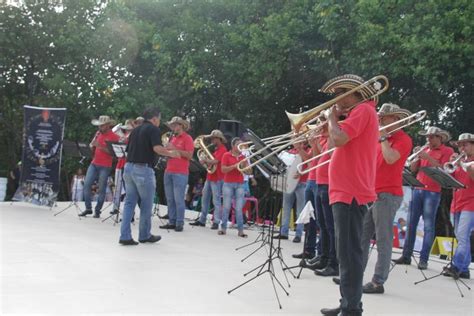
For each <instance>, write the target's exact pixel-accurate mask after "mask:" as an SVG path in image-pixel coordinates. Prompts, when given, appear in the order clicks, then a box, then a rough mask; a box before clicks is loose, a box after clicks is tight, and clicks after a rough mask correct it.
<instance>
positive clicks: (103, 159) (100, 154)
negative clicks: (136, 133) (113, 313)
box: [92, 130, 120, 168]
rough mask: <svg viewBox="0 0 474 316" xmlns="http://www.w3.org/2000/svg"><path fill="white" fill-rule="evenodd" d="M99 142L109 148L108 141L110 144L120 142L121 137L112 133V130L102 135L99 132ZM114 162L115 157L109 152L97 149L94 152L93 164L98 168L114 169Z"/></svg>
mask: <svg viewBox="0 0 474 316" xmlns="http://www.w3.org/2000/svg"><path fill="white" fill-rule="evenodd" d="M96 140H97V142H98V143H99V144H100V145H101V146H104V147H107V143H106V141H109V142H118V141H119V140H120V137H119V136H118V135H117V134H115V133H114V132H112V130H108V131H107V132H105V133H100V132H98V136H97V139H96ZM112 161H113V156H112V155H111V154H109V153H108V152H106V151H104V150H102V149H100V148H96V149H95V151H94V159H93V160H92V163H93V164H94V165H97V166H101V167H109V168H110V167H112Z"/></svg>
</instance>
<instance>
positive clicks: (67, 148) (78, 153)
mask: <svg viewBox="0 0 474 316" xmlns="http://www.w3.org/2000/svg"><path fill="white" fill-rule="evenodd" d="M63 150H64V154H65V155H66V156H70V157H73V158H81V160H80V161H79V164H80V165H82V164H83V161H84V159H86V158H88V157H91V155H92V153H91V152H90V149H89V153H87V152H86V151H82V150H81V147H80V145H79V143H78V142H76V141H71V140H67V139H65V140H64V141H63ZM74 190H75V194H74V198H73V199H72V201H71V203H69V205H68V206H66V207H65V208H63V209H62V210H60V211H59V212H56V213H54V214H53V215H54V216H57V215H59V214H61V213H63V212H65V211H66V210H68V209H70V208H71V207H74V208H75V209H76V212H77V215H78V218H79V220H81V217H80V216H79V214H80V213H81V211H82V210H81V207H80V206H79V205H78V204H77V185H76V186H75V187H74Z"/></svg>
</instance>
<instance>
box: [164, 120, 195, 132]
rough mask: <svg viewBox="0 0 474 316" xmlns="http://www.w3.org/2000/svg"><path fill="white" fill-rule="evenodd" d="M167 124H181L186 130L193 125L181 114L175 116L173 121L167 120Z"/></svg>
mask: <svg viewBox="0 0 474 316" xmlns="http://www.w3.org/2000/svg"><path fill="white" fill-rule="evenodd" d="M166 124H167V125H168V126H171V125H172V124H181V125H182V126H183V128H184V130H185V131H187V130H188V129H189V127H191V124H190V123H189V122H188V121H187V120H185V119H182V118H180V117H179V116H174V117H173V118H172V119H171V121H169V122H167V123H166Z"/></svg>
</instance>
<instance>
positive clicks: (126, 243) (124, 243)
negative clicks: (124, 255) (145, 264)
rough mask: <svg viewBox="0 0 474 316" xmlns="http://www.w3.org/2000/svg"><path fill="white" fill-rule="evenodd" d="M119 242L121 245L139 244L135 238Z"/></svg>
mask: <svg viewBox="0 0 474 316" xmlns="http://www.w3.org/2000/svg"><path fill="white" fill-rule="evenodd" d="M119 244H121V245H124V246H136V245H138V242H136V241H135V240H133V239H129V240H122V239H121V240H119Z"/></svg>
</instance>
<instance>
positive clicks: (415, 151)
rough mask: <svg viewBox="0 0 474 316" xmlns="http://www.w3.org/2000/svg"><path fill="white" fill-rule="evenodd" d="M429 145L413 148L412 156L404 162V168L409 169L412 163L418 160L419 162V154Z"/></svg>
mask: <svg viewBox="0 0 474 316" xmlns="http://www.w3.org/2000/svg"><path fill="white" fill-rule="evenodd" d="M428 146H429V144H425V145H423V146H421V147H420V146H418V147H415V149H413V154H411V155H410V156H408V158H407V161H406V162H405V167H410V165H411V164H412V163H414V162H417V161H418V160H420V157H419V156H420V154H421V153H422V152H423V151H424V150H425V149H426V148H428Z"/></svg>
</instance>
